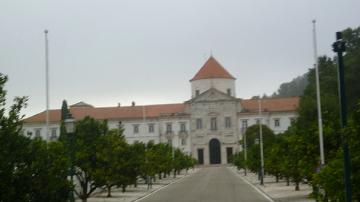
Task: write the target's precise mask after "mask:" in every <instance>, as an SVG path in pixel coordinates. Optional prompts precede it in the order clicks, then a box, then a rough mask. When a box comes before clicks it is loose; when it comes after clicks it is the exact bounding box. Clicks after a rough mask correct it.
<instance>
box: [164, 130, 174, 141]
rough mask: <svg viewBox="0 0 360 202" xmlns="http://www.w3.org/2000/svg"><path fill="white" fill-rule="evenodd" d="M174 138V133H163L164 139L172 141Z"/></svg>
mask: <svg viewBox="0 0 360 202" xmlns="http://www.w3.org/2000/svg"><path fill="white" fill-rule="evenodd" d="M173 136H174V131H165V137H166V138H167V139H172V138H173Z"/></svg>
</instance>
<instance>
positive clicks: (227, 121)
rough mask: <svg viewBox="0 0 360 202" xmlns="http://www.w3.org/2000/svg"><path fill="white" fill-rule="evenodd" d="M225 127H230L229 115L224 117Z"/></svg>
mask: <svg viewBox="0 0 360 202" xmlns="http://www.w3.org/2000/svg"><path fill="white" fill-rule="evenodd" d="M225 128H231V117H225Z"/></svg>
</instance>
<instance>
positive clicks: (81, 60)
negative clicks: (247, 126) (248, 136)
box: [0, 0, 360, 116]
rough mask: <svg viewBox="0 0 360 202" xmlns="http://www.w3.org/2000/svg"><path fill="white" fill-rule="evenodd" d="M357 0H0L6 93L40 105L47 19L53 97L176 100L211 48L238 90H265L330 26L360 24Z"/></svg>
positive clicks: (31, 106)
mask: <svg viewBox="0 0 360 202" xmlns="http://www.w3.org/2000/svg"><path fill="white" fill-rule="evenodd" d="M359 8H360V1H359V0H344V1H335V0H316V1H314V0H298V1H289V0H271V1H270V0H234V1H231V0H113V1H111V0H106V1H105V0H101V1H100V0H98V1H90V0H61V1H50V0H31V1H29V0H22V1H20V0H1V1H0V72H1V73H4V74H6V75H8V76H9V82H8V83H7V85H6V89H7V90H8V99H9V101H10V100H12V99H13V97H14V96H17V95H19V96H20V95H26V96H29V102H28V108H27V109H25V110H24V111H23V112H24V113H25V114H26V115H27V116H29V115H33V114H36V113H38V112H40V111H43V110H45V62H44V61H45V59H44V29H49V45H50V107H51V108H60V107H61V102H62V100H63V99H66V100H67V101H68V103H69V104H74V103H76V102H78V101H85V102H87V103H90V104H92V105H94V106H116V105H117V103H118V102H120V103H121V104H122V105H123V106H124V105H130V104H131V101H135V102H136V104H137V105H142V104H158V103H179V102H184V101H186V100H188V99H189V98H190V96H191V94H190V83H189V79H191V78H192V77H193V76H194V75H195V73H196V72H197V71H198V70H199V68H200V67H201V66H202V65H203V63H204V62H205V61H206V59H207V58H208V57H209V55H210V53H211V52H212V54H213V56H214V57H215V58H216V59H217V60H218V61H219V62H220V63H221V64H222V65H223V66H224V67H225V68H226V69H227V70H228V71H229V72H230V73H231V74H232V75H233V76H235V77H236V78H237V80H236V94H237V97H239V98H250V97H252V96H254V95H258V94H263V93H266V94H272V93H273V92H274V91H276V90H277V88H278V87H279V85H280V84H281V83H283V82H287V81H290V80H291V79H293V78H294V77H296V76H299V75H301V74H303V73H305V72H307V69H308V68H311V67H312V65H313V63H314V59H313V49H312V23H311V21H312V19H316V20H317V33H318V47H319V54H321V55H323V54H326V55H329V56H333V53H332V51H331V43H332V42H333V41H334V39H335V32H336V31H340V30H343V29H345V28H347V27H352V28H354V27H357V26H360V11H359Z"/></svg>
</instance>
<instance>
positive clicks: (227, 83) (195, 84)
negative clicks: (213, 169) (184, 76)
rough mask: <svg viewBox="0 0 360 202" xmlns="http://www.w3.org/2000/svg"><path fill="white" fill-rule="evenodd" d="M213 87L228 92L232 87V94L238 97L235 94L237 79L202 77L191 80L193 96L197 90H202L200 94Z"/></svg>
mask: <svg viewBox="0 0 360 202" xmlns="http://www.w3.org/2000/svg"><path fill="white" fill-rule="evenodd" d="M211 87H213V88H216V89H217V90H219V91H221V92H223V93H227V89H228V88H230V89H231V96H233V97H236V94H235V80H234V79H221V78H216V79H200V80H195V81H191V98H194V97H195V95H196V93H195V92H196V90H199V91H200V94H201V93H203V92H205V91H207V90H209V89H210V88H211Z"/></svg>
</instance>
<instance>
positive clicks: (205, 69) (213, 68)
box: [190, 56, 235, 81]
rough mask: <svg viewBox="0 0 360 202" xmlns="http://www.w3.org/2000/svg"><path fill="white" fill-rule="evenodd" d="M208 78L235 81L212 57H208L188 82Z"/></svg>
mask: <svg viewBox="0 0 360 202" xmlns="http://www.w3.org/2000/svg"><path fill="white" fill-rule="evenodd" d="M210 78H225V79H235V77H233V76H232V75H231V74H230V73H229V72H228V71H227V70H226V69H225V68H224V67H223V66H221V64H220V63H219V62H218V61H216V59H215V58H214V57H213V56H210V58H209V59H208V60H207V61H206V62H205V64H204V65H203V66H202V67H201V69H200V70H199V71H198V72H197V73H196V74H195V76H194V77H193V78H192V79H191V80H190V81H194V80H200V79H210Z"/></svg>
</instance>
